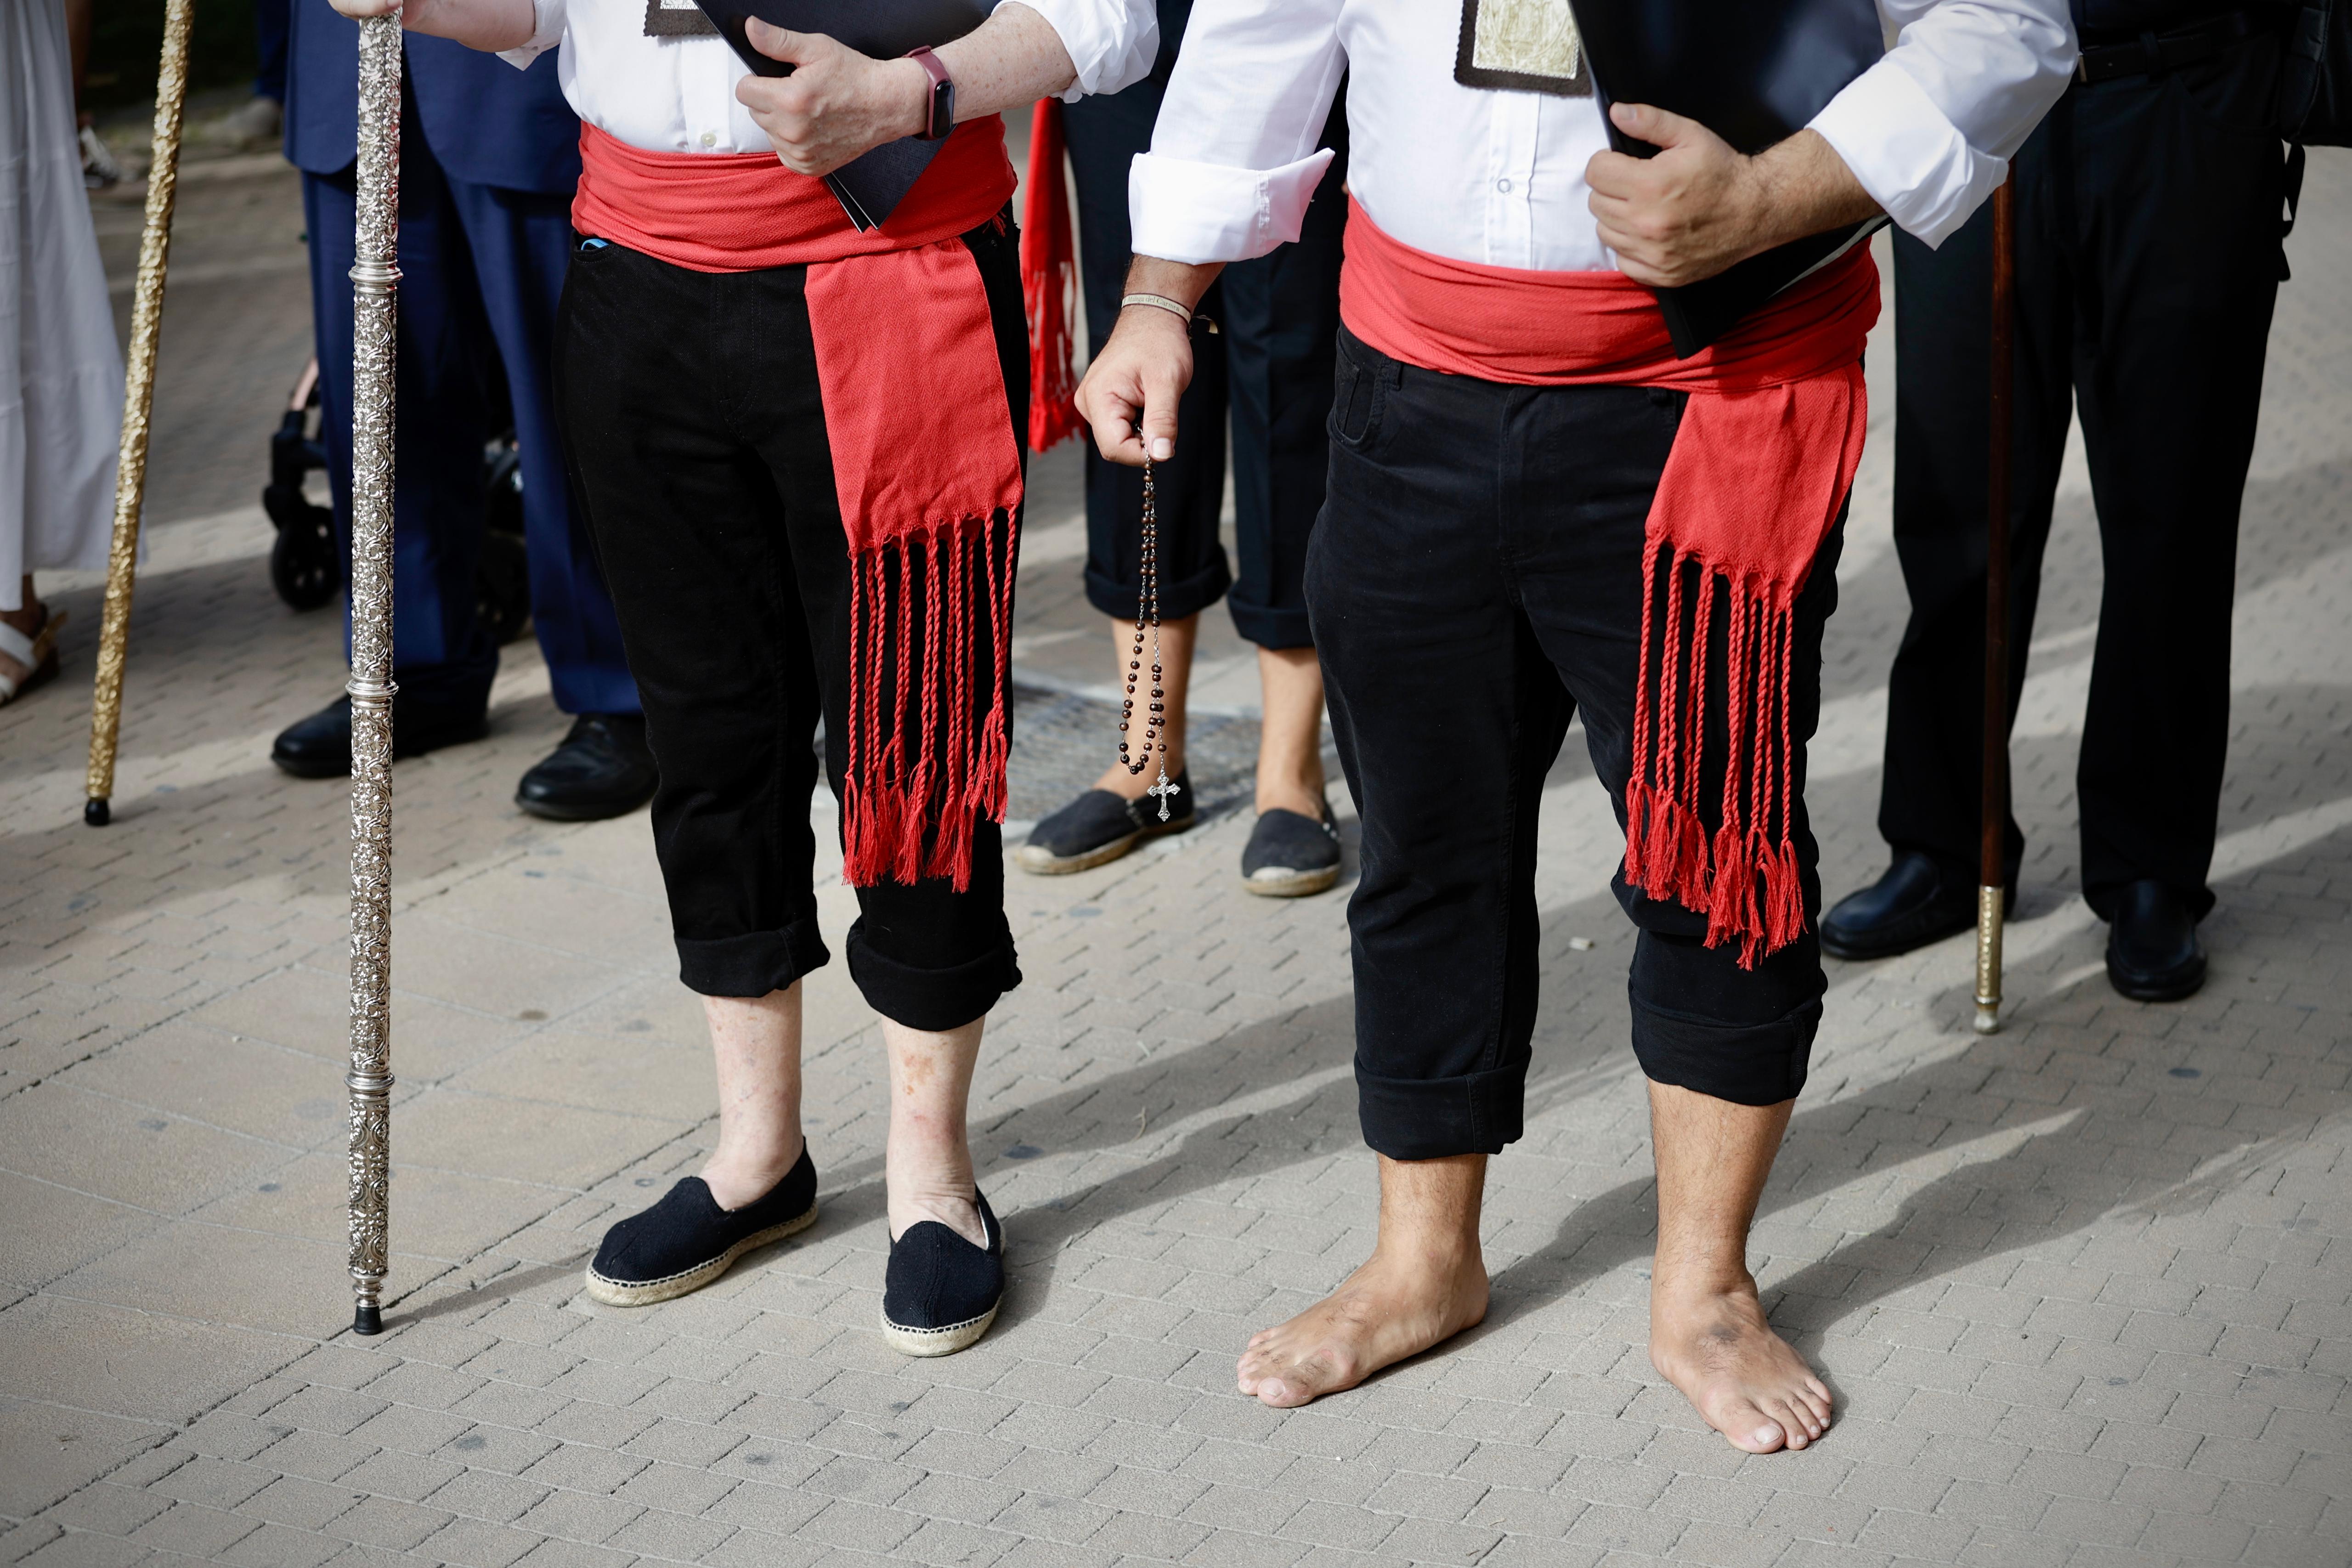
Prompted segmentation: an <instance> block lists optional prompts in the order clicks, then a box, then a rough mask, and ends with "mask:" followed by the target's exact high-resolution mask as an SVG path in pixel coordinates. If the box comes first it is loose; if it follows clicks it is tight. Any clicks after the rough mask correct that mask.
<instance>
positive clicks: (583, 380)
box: [556, 225, 1029, 1029]
mask: <svg viewBox="0 0 2352 1568" xmlns="http://www.w3.org/2000/svg"><path fill="white" fill-rule="evenodd" d="M963 243H964V244H965V245H966V246H968V247H970V248H971V252H972V256H973V258H974V259H975V260H976V261H977V262H978V263H979V267H980V273H981V277H982V280H983V282H984V283H985V285H986V287H987V289H988V300H989V309H990V313H991V315H992V318H993V320H994V322H995V327H996V348H997V356H998V359H999V361H1000V362H1001V363H1002V364H1003V373H1004V390H1005V396H1006V399H1007V401H1008V408H1009V411H1010V413H1011V414H1012V416H1013V428H1014V429H1016V430H1017V429H1021V428H1023V427H1024V426H1023V421H1024V418H1025V412H1024V411H1025V409H1026V407H1027V404H1028V397H1029V349H1028V337H1027V330H1026V324H1025V321H1024V317H1023V315H1022V310H1021V281H1020V269H1019V261H1018V256H1017V247H1018V245H1019V240H1018V238H1017V237H1016V236H1015V235H1014V234H1013V232H1012V231H1011V229H1010V227H1009V226H1007V227H1006V228H1005V229H1004V230H1003V232H1000V231H999V230H998V229H997V227H996V226H993V225H990V226H982V227H981V228H977V229H974V230H973V231H971V233H970V234H967V235H965V236H964V237H963ZM843 265H845V266H855V265H856V262H854V261H853V262H846V263H843ZM806 279H807V268H803V267H779V268H771V269H768V270H765V271H760V272H735V273H711V272H695V271H689V270H688V269H687V268H681V267H673V266H671V265H669V264H668V263H667V262H664V261H660V260H656V258H653V257H650V256H645V255H641V254H639V253H637V252H635V251H633V250H627V249H624V248H623V247H620V246H617V245H611V246H603V247H587V248H583V249H582V250H581V251H579V252H578V253H577V254H576V255H575V256H574V257H573V258H572V273H571V277H570V279H568V280H567V282H566V283H565V286H564V292H563V305H562V325H561V330H560V332H559V335H558V343H557V349H556V385H557V397H558V400H559V403H558V406H559V410H560V412H561V414H562V420H563V427H564V435H565V439H566V443H567V446H568V447H569V450H570V455H571V460H572V469H573V473H574V475H575V479H576V482H575V486H574V488H575V490H576V491H577V493H578V494H579V496H580V498H581V500H583V504H584V505H585V507H586V510H587V513H588V519H589V525H590V528H591V530H592V532H593V537H594V539H595V541H596V546H597V551H598V553H599V556H600V558H601V560H602V562H603V565H604V575H605V581H606V582H608V583H610V584H612V585H613V602H614V605H615V606H616V607H617V609H618V610H619V612H620V621H621V635H622V637H623V639H624V640H625V643H626V644H627V647H628V652H629V667H630V668H632V669H634V670H635V672H636V676H637V685H638V689H639V690H640V691H641V692H642V693H643V694H644V698H645V709H646V739H647V740H648V742H650V743H651V744H652V747H653V752H654V759H655V761H656V763H659V764H660V767H661V787H660V788H659V789H658V790H657V791H656V794H655V795H654V803H653V826H654V848H655V851H656V854H657V855H658V856H659V858H660V860H661V868H662V880H663V882H664V884H665V885H666V886H667V889H668V893H669V906H670V921H671V925H672V928H673V932H674V935H675V937H676V939H677V957H678V977H679V978H680V979H681V980H683V981H684V982H685V983H686V984H687V985H688V987H689V988H691V989H693V990H695V991H698V992H701V993H702V994H705V995H710V996H761V995H765V994H767V993H769V992H771V991H775V990H780V989H782V988H783V987H785V986H788V985H790V984H793V982H794V981H796V980H798V979H800V977H801V976H802V975H803V974H806V973H809V972H810V971H811V970H814V969H816V968H818V967H819V966H821V965H823V964H824V963H826V962H827V961H828V959H829V957H830V954H829V953H828V952H827V951H826V949H825V944H824V940H823V938H822V937H820V936H819V935H818V932H817V920H816V892H815V888H814V860H815V856H816V840H815V837H814V832H813V831H812V829H811V826H810V823H809V798H810V795H812V794H813V793H814V789H815V787H816V773H817V763H816V752H815V747H814V740H815V735H816V727H817V721H818V720H819V718H820V717H822V718H823V720H824V733H825V756H824V762H825V773H826V775H827V777H828V778H829V779H830V781H831V783H832V784H833V789H834V794H835V798H836V799H837V798H839V795H840V793H841V781H842V772H843V767H844V764H845V761H846V758H845V746H844V738H845V736H846V735H847V734H848V725H847V719H846V715H847V712H848V703H849V615H848V606H849V552H848V545H847V542H846V540H845V537H844V535H843V533H842V526H841V510H840V504H839V502H838V500H837V499H836V497H835V490H834V477H833V458H832V449H831V447H829V446H828V445H827V443H826V438H825V423H824V403H823V400H822V398H821V397H820V396H819V395H818V389H817V376H816V352H815V348H814V343H813V342H812V340H811V337H810V333H809V319H808V303H807V299H806V296H805V294H804V292H803V288H804V284H805V282H806ZM940 416H941V418H942V419H949V418H952V417H954V411H953V410H952V409H942V410H941V411H940ZM979 602H980V603H981V605H982V607H981V608H979V609H978V610H976V612H975V613H976V614H979V615H982V616H984V615H985V614H986V611H985V608H984V600H982V601H979ZM988 636H989V631H988V628H987V626H985V625H984V624H983V625H982V626H977V627H975V628H974V637H975V639H976V641H979V640H984V639H985V638H986V637H988ZM977 684H978V687H979V689H978V690H977V691H976V692H975V715H974V716H975V721H977V719H978V718H979V717H980V716H982V715H984V714H985V713H986V711H987V709H988V706H989V702H990V700H991V698H992V693H991V692H990V690H989V689H988V683H987V682H985V681H981V682H979V683H977ZM1008 720H1009V710H1008ZM939 730H940V733H941V734H942V735H944V734H945V732H946V731H947V726H946V725H944V724H942V725H940V727H939ZM857 903H858V911H859V912H858V919H857V921H856V924H855V925H853V926H852V927H851V928H850V931H849V943H848V946H849V973H850V977H851V978H852V979H853V980H855V981H856V984H857V987H858V989H859V990H860V991H861V992H863V993H864V994H865V996H866V1001H867V1003H868V1004H870V1005H872V1006H873V1008H874V1010H875V1011H876V1012H877V1013H880V1014H881V1015H882V1016H884V1017H886V1018H891V1019H894V1020H896V1021H897V1022H898V1023H901V1024H905V1025H908V1026H911V1027H914V1028H919V1029H951V1028H954V1027H956V1026H960V1025H962V1024H967V1023H970V1022H971V1020H972V1019H974V1018H977V1017H979V1016H982V1014H984V1013H986V1012H987V1011H988V1010H989V1009H990V1008H991V1007H992V1006H993V1005H995V1003H996V999H997V998H998V997H999V996H1001V995H1003V994H1004V993H1005V992H1007V991H1009V990H1011V989H1012V988H1013V986H1015V985H1018V984H1020V983H1021V971H1020V969H1019V967H1018V966H1017V965H1016V963H1015V962H1014V957H1013V934H1012V931H1011V929H1010V928H1009V927H1008V926H1007V925H1006V923H1005V920H1004V858H1003V847H1002V843H1001V839H1000V835H999V830H998V828H997V826H996V825H995V824H994V823H992V822H989V821H986V820H985V819H982V820H981V821H979V822H977V823H975V824H974V828H973V834H972V870H971V886H970V888H969V889H967V890H966V891H964V892H961V893H959V892H957V891H956V890H955V889H954V887H953V886H952V885H951V884H950V883H949V882H948V881H946V880H944V879H926V880H924V881H921V882H919V883H917V884H915V885H914V886H912V887H908V886H905V885H902V884H899V883H897V882H884V883H882V884H880V885H877V886H876V887H871V888H860V889H858V890H857Z"/></svg>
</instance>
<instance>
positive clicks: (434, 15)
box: [334, 0, 539, 51]
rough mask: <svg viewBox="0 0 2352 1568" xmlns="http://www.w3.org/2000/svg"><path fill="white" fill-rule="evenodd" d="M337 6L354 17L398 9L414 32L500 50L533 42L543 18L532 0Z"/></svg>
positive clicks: (375, 0) (345, 0)
mask: <svg viewBox="0 0 2352 1568" xmlns="http://www.w3.org/2000/svg"><path fill="white" fill-rule="evenodd" d="M334 4H335V9H336V10H338V11H340V12H341V13H342V14H343V15H344V16H350V17H352V18H354V19H364V18H366V17H369V16H383V15H385V14H386V13H388V12H390V11H393V10H395V9H397V10H398V11H399V12H400V25H401V26H402V28H403V29H404V30H405V31H408V32H412V33H429V34H431V35H433V36H434V37H440V38H455V39H456V40H457V42H459V43H461V44H463V45H465V46H466V47H467V48H471V49H485V50H490V51H496V50H499V49H513V48H520V47H522V46H523V45H525V44H527V43H529V42H530V36H531V34H532V32H533V31H534V30H535V29H536V28H537V27H538V26H539V18H538V16H536V15H535V14H534V13H533V12H532V10H531V4H530V0H407V3H406V4H405V5H395V4H394V3H393V0H334Z"/></svg>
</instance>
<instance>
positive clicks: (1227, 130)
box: [574, 0, 2075, 271]
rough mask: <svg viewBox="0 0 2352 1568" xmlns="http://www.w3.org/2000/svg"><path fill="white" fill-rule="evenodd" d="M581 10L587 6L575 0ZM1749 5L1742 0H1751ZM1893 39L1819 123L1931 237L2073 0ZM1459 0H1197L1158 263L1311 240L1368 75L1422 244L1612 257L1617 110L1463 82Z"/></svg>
mask: <svg viewBox="0 0 2352 1568" xmlns="http://www.w3.org/2000/svg"><path fill="white" fill-rule="evenodd" d="M574 3H575V4H577V3H579V0H574ZM1733 3H1737V0H1733ZM1879 10H1880V13H1881V15H1882V16H1883V18H1884V20H1885V22H1886V23H1888V24H1889V25H1891V26H1899V27H1900V28H1901V34H1900V37H1898V38H1897V40H1896V42H1895V47H1893V48H1892V49H1890V50H1888V51H1887V53H1886V54H1885V56H1884V57H1882V58H1880V59H1879V60H1878V62H1877V63H1876V64H1874V66H1872V67H1871V68H1870V69H1868V70H1867V71H1865V72H1864V73H1863V75H1862V76H1861V77H1860V78H1858V79H1855V80H1854V81H1853V82H1852V83H1851V84H1849V85H1848V86H1847V87H1846V89H1844V90H1843V92H1841V93H1839V94H1838V95H1837V97H1836V98H1835V99H1833V100H1832V101H1831V102H1830V104H1829V106H1828V107H1827V108H1825V109H1823V110H1822V112H1821V113H1820V114H1818V115H1816V116H1815V117H1814V118H1813V121H1812V122H1811V128H1812V129H1813V130H1815V131H1817V132H1821V134H1822V137H1823V138H1824V139H1826V140H1827V141H1828V142H1829V143H1830V145H1831V146H1832V147H1833V148H1834V149H1836V151H1837V153H1838V155H1839V156H1840V157H1841V158H1843V159H1844V160H1845V163H1846V166H1847V167H1848V168H1850V169H1852V170H1853V174H1854V177H1855V178H1856V179H1857V180H1859V181H1860V182H1861V183H1862V186H1863V188H1864V190H1866V191H1868V192H1869V193H1870V195H1872V196H1873V197H1874V198H1875V199H1876V201H1877V202H1878V204H1879V205H1881V206H1882V207H1884V208H1885V210H1886V212H1887V214H1888V216H1891V217H1892V218H1893V219H1894V220H1895V223H1897V224H1898V225H1900V226H1902V227H1903V228H1905V229H1906V230H1908V231H1909V232H1910V233H1912V234H1914V235H1916V236H1917V237H1919V238H1921V239H1923V240H1925V241H1927V243H1928V244H1930V245H1936V244H1939V243H1941V242H1942V241H1943V239H1944V238H1945V237H1947V236H1948V235H1950V234H1951V233H1952V232H1953V231H1954V230H1955V229H1957V228H1958V227H1959V226H1960V225H1961V223H1962V222H1963V221H1965V220H1966V219H1967V217H1968V216H1969V213H1971V212H1973V211H1975V210H1976V207H1977V205H1979V203H1981V202H1982V201H1983V200H1984V199H1985V198H1986V197H1988V196H1990V195H1991V194H1992V193H1993V191H1994V190H1995V189H1996V188H1997V187H1998V186H1999V185H2000V182H2001V179H2002V177H2003V174H2004V173H2005V172H2006V170H2007V167H2008V161H2009V159H2010V157H2011V154H2013V153H2015V152H2016V151H2017V149H2018V147H2019V146H2020V145H2021V144H2022V143H2023V142H2024V141H2025V138H2026V135H2027V133H2028V132H2031V131H2032V129H2033V127H2034V124H2035V123H2036V122H2037V121H2040V120H2041V118H2042V115H2043V113H2044V112H2046V111H2047V110H2048V109H2049V108H2050V106H2051V105H2052V104H2053V103H2054V102H2056V101H2057V100H2058V95H2059V94H2060V93H2061V92H2062V91H2063V90H2064V89H2065V85H2066V79H2067V76H2068V74H2069V73H2070V72H2071V71H2072V70H2073V69H2074V56H2075V48H2074V27H2073V25H2072V23H2071V21H2070V20H2069V17H2068V15H2067V5H2066V0H1879ZM1461 18H1462V12H1461V7H1460V5H1459V4H1458V3H1456V0H1197V3H1196V4H1195V5H1194V6H1193V8H1192V20H1191V22H1190V23H1189V24H1187V26H1186V27H1185V31H1184V47H1183V52H1182V53H1181V55H1180V56H1179V57H1178V58H1177V61H1176V70H1175V75H1174V78H1173V79H1172V80H1171V82H1170V83H1169V87H1168V95H1167V98H1166V100H1164V102H1163V103H1162V104H1161V107H1160V120H1159V122H1158V124H1157V125H1156V126H1155V127H1154V129H1153V131H1152V136H1151V151H1150V152H1149V153H1145V154H1143V155H1142V156H1140V157H1139V158H1137V159H1136V161H1135V165H1134V168H1133V171H1132V173H1131V174H1130V176H1129V216H1130V218H1131V221H1132V223H1133V226H1134V244H1135V250H1136V253H1137V254H1138V255H1141V256H1154V257H1160V258H1164V259H1166V260H1171V261H1186V262H1208V261H1240V260H1244V259H1246V258H1250V257H1253V256H1263V255H1265V253H1266V252H1267V251H1269V250H1272V249H1273V248H1274V247H1276V245H1279V244H1281V243H1283V242H1284V241H1286V240H1292V239H1296V238H1297V237H1298V226H1299V222H1300V219H1301V218H1302V217H1303V216H1304V215H1305V213H1306V210H1307V201H1308V199H1309V198H1310V197H1311V196H1312V195H1314V193H1315V187H1316V185H1317V184H1318V182H1319V181H1320V180H1321V179H1322V177H1323V171H1324V169H1325V168H1326V167H1327V166H1328V163H1329V162H1330V159H1331V154H1330V153H1328V152H1318V151H1317V150H1316V142H1317V139H1318V137H1319V136H1320V134H1321V132H1322V129H1323V121H1324V118H1325V116H1326V115H1328V113H1329V111H1330V107H1331V100H1332V95H1333V94H1334V93H1335V92H1336V91H1337V90H1338V89H1339V79H1340V76H1341V74H1342V73H1343V72H1345V73H1347V74H1348V133H1349V151H1348V185H1349V191H1350V193H1351V194H1352V195H1354V196H1355V198H1356V200H1357V201H1358V202H1360V204H1361V205H1363V208H1364V211H1365V213H1366V215H1367V216H1370V218H1371V219H1372V221H1373V222H1375V223H1377V224H1379V225H1380V226H1381V228H1382V229H1384V230H1386V231H1387V232H1388V233H1389V234H1390V235H1391V236H1392V237H1395V238H1397V239H1400V240H1402V241H1403V242H1404V243H1405V244H1407V245H1410V246H1412V247H1415V248H1417V249H1421V250H1426V251H1431V252H1433V253H1435V254H1437V255H1440V256H1446V257H1451V258H1454V259H1456V260H1460V261H1473V262H1481V263H1484V264H1486V265H1487V266H1492V267H1514V268H1528V269H1537V270H1559V271H1598V270H1602V269H1614V268H1615V267H1616V258H1615V257H1614V255H1613V254H1612V252H1611V251H1610V250H1608V248H1607V247H1604V246H1603V245H1602V244H1601V237H1600V232H1599V229H1598V227H1597V226H1596V225H1595V224H1594V222H1593V219H1592V215H1591V210H1590V209H1589V207H1588V206H1587V205H1586V204H1587V197H1588V195H1589V194H1590V193H1589V190H1588V187H1587V186H1586V184H1585V183H1584V168H1585V164H1586V163H1588V162H1590V161H1591V157H1592V155H1593V154H1594V153H1598V152H1601V150H1603V149H1604V148H1605V147H1607V145H1608V135H1607V131H1606V128H1605V127H1604V126H1603V124H1602V122H1601V110H1600V108H1599V106H1598V100H1595V99H1593V98H1590V97H1585V98H1569V97H1560V96H1556V95H1552V94H1547V93H1539V92H1513V91H1497V90H1493V89H1482V88H1471V87H1464V86H1462V85H1461V84H1460V83H1458V82H1456V81H1455V80H1454V47H1455V44H1456V41H1457V37H1458V29H1459V27H1460V25H1461Z"/></svg>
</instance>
